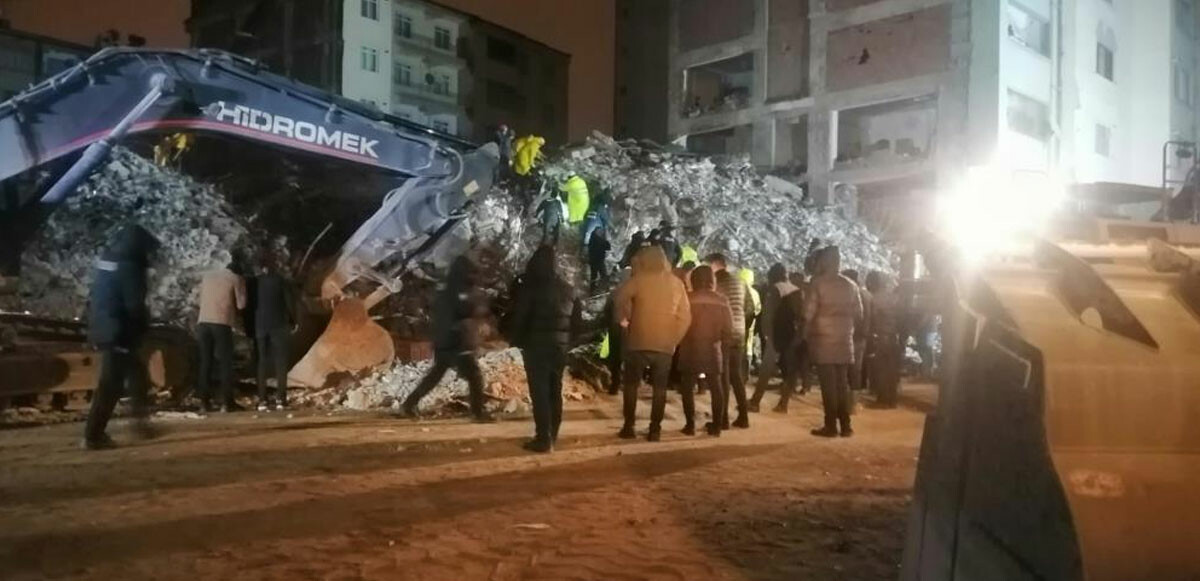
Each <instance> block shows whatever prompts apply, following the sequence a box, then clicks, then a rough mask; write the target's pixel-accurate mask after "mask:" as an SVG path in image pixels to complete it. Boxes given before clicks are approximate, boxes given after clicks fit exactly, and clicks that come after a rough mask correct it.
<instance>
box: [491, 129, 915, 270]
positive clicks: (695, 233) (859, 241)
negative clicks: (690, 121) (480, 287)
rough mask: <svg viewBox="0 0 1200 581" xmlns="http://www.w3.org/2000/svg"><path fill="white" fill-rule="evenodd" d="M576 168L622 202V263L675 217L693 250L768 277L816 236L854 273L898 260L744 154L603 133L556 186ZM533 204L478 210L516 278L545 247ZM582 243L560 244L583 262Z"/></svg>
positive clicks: (798, 260)
mask: <svg viewBox="0 0 1200 581" xmlns="http://www.w3.org/2000/svg"><path fill="white" fill-rule="evenodd" d="M573 172H574V173H578V174H579V175H580V176H581V177H583V178H584V179H585V180H586V181H587V182H588V185H589V187H590V188H591V190H592V195H593V196H595V195H597V193H599V192H600V191H605V192H607V193H608V194H609V195H610V196H611V197H612V199H613V203H612V206H611V208H612V218H613V221H612V228H611V231H610V233H609V239H610V241H611V242H612V243H613V251H612V254H611V255H610V256H611V258H612V259H613V260H614V261H615V260H617V259H619V258H620V253H621V252H622V251H623V250H624V248H625V245H626V244H627V243H628V241H629V239H630V237H631V236H632V235H633V233H634V232H637V231H639V230H640V231H643V232H646V233H649V231H650V230H651V229H653V228H656V227H658V224H659V222H660V221H661V220H667V221H669V222H672V223H673V224H674V225H675V226H676V238H677V239H678V241H679V242H680V243H681V244H689V245H691V246H693V247H694V248H696V249H697V251H699V252H700V254H701V255H702V256H703V255H704V254H707V253H709V252H723V253H725V254H726V255H728V256H729V257H730V259H731V261H732V262H733V263H734V264H735V265H737V266H740V267H750V268H752V269H754V270H755V271H756V272H758V273H759V275H760V276H762V275H763V274H765V272H766V269H767V268H768V267H769V266H770V265H771V264H773V263H775V262H782V263H784V264H786V265H788V266H789V267H790V268H792V269H795V268H799V267H800V266H802V264H803V262H804V257H805V255H806V254H807V250H808V246H809V243H810V241H811V240H812V239H814V238H819V239H820V240H821V242H822V245H830V244H833V245H837V246H838V247H839V248H840V249H841V250H842V263H843V265H844V267H845V268H857V269H859V270H860V271H863V272H867V271H871V270H879V271H883V272H889V273H890V272H894V270H895V268H894V266H893V257H892V254H891V253H890V251H888V249H887V248H885V247H884V246H883V245H882V244H881V243H880V241H879V239H878V238H876V237H875V236H874V235H873V234H872V233H871V232H870V231H869V230H868V229H867V227H866V225H865V224H863V223H861V222H858V221H855V220H852V219H849V218H846V217H845V216H844V215H843V214H842V213H841V211H840V210H839V209H837V208H816V207H812V206H810V205H806V204H805V201H804V200H803V191H802V190H801V189H800V188H799V187H798V186H796V185H794V184H791V183H789V182H786V181H784V180H782V179H779V178H776V177H774V176H764V175H761V174H759V173H758V172H757V171H756V170H755V169H754V167H753V166H752V165H751V164H750V163H749V160H748V159H746V158H744V157H742V158H732V159H715V158H708V157H700V156H695V155H690V154H683V153H672V152H668V151H664V150H663V149H661V148H658V147H654V146H651V145H649V144H646V143H645V142H632V141H627V142H617V141H614V140H613V139H612V138H610V137H608V136H605V135H603V134H600V133H594V134H593V135H592V137H590V138H589V139H588V140H587V142H586V144H584V145H581V146H576V147H573V148H569V149H567V150H566V151H564V152H563V153H562V154H561V155H558V156H556V157H554V158H552V159H551V160H549V161H548V162H547V163H546V165H545V166H544V167H543V168H542V173H543V175H544V176H545V177H546V179H547V180H548V181H549V182H550V183H560V182H562V181H564V180H565V179H566V178H567V177H568V176H569V175H570V174H571V173H573ZM534 203H536V200H535V199H534V198H533V196H531V195H528V194H525V195H522V194H520V193H519V192H513V191H508V192H494V193H493V195H492V196H491V197H490V198H489V199H488V201H487V203H485V204H481V205H479V206H477V207H476V208H474V211H473V212H472V217H471V227H472V229H473V240H474V242H475V245H476V247H479V246H483V247H488V248H495V249H502V250H503V252H502V253H498V254H500V256H501V262H499V263H495V264H493V265H489V266H491V267H493V268H496V269H498V270H502V271H504V272H506V273H508V275H509V276H510V277H511V276H512V274H514V273H516V272H518V271H519V269H520V268H521V266H522V265H523V261H524V260H525V259H527V258H528V256H529V255H530V254H531V253H532V251H533V249H534V248H535V247H536V245H537V243H538V235H539V232H538V231H537V230H538V228H537V227H536V226H535V225H532V224H533V222H534V220H535V219H534V217H533V216H532V213H533V212H532V211H531V209H530V206H532V205H533V204H534ZM522 204H525V205H524V207H522ZM514 206H516V207H514ZM522 222H524V227H522ZM574 238H575V237H573V236H569V235H567V234H564V242H563V243H560V244H561V245H562V246H564V247H565V248H566V250H567V252H565V253H564V254H565V255H567V256H569V257H572V258H574V257H575V256H579V257H580V258H581V255H582V252H581V251H575V250H576V249H577V245H578V241H576V240H574ZM573 245H574V246H573ZM567 263H569V264H568V268H570V269H571V272H570V273H569V274H575V273H576V272H577V270H578V268H579V264H578V261H577V260H569V261H567Z"/></svg>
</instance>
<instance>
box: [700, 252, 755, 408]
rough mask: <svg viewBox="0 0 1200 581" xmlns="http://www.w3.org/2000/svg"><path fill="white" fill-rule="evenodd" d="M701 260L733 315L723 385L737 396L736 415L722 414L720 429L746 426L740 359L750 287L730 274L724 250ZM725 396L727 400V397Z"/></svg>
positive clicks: (742, 355)
mask: <svg viewBox="0 0 1200 581" xmlns="http://www.w3.org/2000/svg"><path fill="white" fill-rule="evenodd" d="M704 262H706V263H708V265H709V266H711V267H712V269H713V271H714V272H716V279H717V292H719V293H721V294H722V295H724V296H725V298H726V299H728V300H729V310H730V312H731V313H732V315H733V334H734V341H733V342H732V343H731V344H729V346H728V348H727V349H726V350H725V367H724V369H723V370H722V371H723V374H722V375H723V380H722V383H723V384H724V385H725V389H726V392H727V393H732V394H733V397H734V399H736V400H737V410H738V416H737V419H736V420H734V421H733V422H732V423H729V421H728V420H729V416H728V414H726V415H725V416H723V418H724V420H725V422H726V424H727V425H722V426H721V429H723V430H727V429H729V428H730V426H732V427H735V428H749V427H750V416H749V413H748V412H749V408H748V407H747V403H748V402H747V401H746V376H745V375H744V371H745V365H744V364H743V362H744V361H745V359H746V309H747V305H748V303H749V301H750V298H749V297H750V291H749V290H748V289H747V288H746V282H745V281H743V280H742V279H740V278H738V277H736V276H733V275H732V274H730V272H729V266H728V261H727V259H726V258H725V255H724V254H721V253H713V254H709V255H708V256H707V257H705V259H704ZM725 399H726V403H727V404H728V399H729V398H728V397H727V398H725Z"/></svg>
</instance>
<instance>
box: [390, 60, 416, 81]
mask: <svg viewBox="0 0 1200 581" xmlns="http://www.w3.org/2000/svg"><path fill="white" fill-rule="evenodd" d="M392 72H394V73H395V74H396V83H397V84H400V85H406V86H407V85H412V65H407V64H404V63H396V67H395V69H393V71H392Z"/></svg>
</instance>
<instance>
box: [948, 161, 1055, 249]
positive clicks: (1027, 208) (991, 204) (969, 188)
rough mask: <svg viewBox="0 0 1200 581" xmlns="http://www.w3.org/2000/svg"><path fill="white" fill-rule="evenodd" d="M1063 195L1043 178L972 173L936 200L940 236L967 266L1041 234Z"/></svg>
mask: <svg viewBox="0 0 1200 581" xmlns="http://www.w3.org/2000/svg"><path fill="white" fill-rule="evenodd" d="M1063 197H1064V190H1063V188H1062V186H1061V185H1060V184H1057V183H1056V182H1055V181H1054V180H1052V179H1051V178H1050V176H1048V175H1047V174H1046V173H1044V172H1035V171H1022V170H1015V171H1014V170H1010V169H1006V168H1003V167H1001V166H996V165H992V166H984V167H975V168H971V169H969V170H968V171H967V174H966V176H965V179H963V181H962V183H961V184H960V185H959V186H958V187H957V188H955V189H954V190H952V191H951V192H949V193H948V194H947V195H944V196H942V197H941V198H939V200H938V202H939V203H938V218H939V221H940V223H941V227H942V231H943V232H944V233H945V234H946V235H947V236H948V238H949V239H950V240H951V241H953V242H954V243H955V244H956V245H957V246H958V247H959V249H960V250H961V251H962V253H963V256H964V257H966V258H968V259H971V260H979V259H982V258H986V257H988V256H990V255H993V254H995V253H996V252H999V251H1002V250H1004V249H1006V248H1011V247H1012V246H1013V245H1014V244H1016V243H1017V242H1019V241H1020V239H1021V238H1024V237H1025V236H1028V235H1030V234H1039V233H1041V232H1042V231H1043V229H1044V228H1045V226H1046V223H1047V221H1048V219H1049V218H1050V216H1051V215H1052V214H1053V213H1054V211H1055V210H1057V209H1058V207H1059V206H1060V205H1061V203H1062V201H1063Z"/></svg>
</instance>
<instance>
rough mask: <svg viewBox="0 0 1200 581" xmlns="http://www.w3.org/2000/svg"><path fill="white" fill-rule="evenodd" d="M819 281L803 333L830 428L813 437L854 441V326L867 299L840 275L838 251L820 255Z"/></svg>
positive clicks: (808, 301) (807, 305)
mask: <svg viewBox="0 0 1200 581" xmlns="http://www.w3.org/2000/svg"><path fill="white" fill-rule="evenodd" d="M816 262H817V267H816V268H817V275H816V276H814V277H813V279H812V282H811V283H810V284H809V288H808V291H807V292H806V293H805V297H804V299H805V300H804V330H805V332H806V333H807V334H808V345H809V354H810V355H811V356H812V358H813V361H814V362H815V363H816V365H817V377H818V379H819V380H820V382H821V404H822V407H824V409H825V426H824V427H822V428H819V429H815V430H813V431H812V433H813V435H814V436H821V437H825V438H832V437H835V436H837V435H838V434H839V431H838V426H839V424H840V425H841V432H840V433H841V436H842V437H843V438H846V437H850V436H851V435H853V434H854V430H853V429H851V427H850V386H849V377H850V369H849V367H850V365H851V364H853V363H854V324H855V321H858V320H860V319H861V318H862V312H863V304H862V296H861V295H860V294H859V292H858V285H855V284H854V282H853V281H851V280H850V279H848V278H846V277H844V276H842V275H841V274H840V273H839V270H840V267H841V256H840V253H839V251H838V248H837V247H836V246H828V247H826V248H824V249H822V250H821V251H820V253H819V254H818V258H817V261H816Z"/></svg>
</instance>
